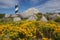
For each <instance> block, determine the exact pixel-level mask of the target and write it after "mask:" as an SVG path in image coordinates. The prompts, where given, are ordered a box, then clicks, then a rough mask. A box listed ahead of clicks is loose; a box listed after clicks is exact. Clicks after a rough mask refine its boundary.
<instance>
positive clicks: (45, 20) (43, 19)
mask: <svg viewBox="0 0 60 40" xmlns="http://www.w3.org/2000/svg"><path fill="white" fill-rule="evenodd" d="M40 21H43V22H48V20H47V19H46V18H45V17H44V16H42V18H41V19H40Z"/></svg>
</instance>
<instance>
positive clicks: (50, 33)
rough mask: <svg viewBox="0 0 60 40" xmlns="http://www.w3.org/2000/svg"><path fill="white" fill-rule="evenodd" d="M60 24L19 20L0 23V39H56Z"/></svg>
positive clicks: (59, 31)
mask: <svg viewBox="0 0 60 40" xmlns="http://www.w3.org/2000/svg"><path fill="white" fill-rule="evenodd" d="M58 35H60V25H59V24H57V23H55V22H47V23H46V22H40V21H21V22H9V23H6V24H0V40H35V39H41V40H58V38H59V39H60V36H58Z"/></svg>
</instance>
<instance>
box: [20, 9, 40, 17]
mask: <svg viewBox="0 0 60 40" xmlns="http://www.w3.org/2000/svg"><path fill="white" fill-rule="evenodd" d="M37 13H40V12H39V10H38V9H36V8H29V9H28V10H26V11H25V12H23V13H21V14H20V15H21V17H22V18H28V17H30V16H32V15H35V14H37Z"/></svg>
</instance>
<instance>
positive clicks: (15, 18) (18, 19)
mask: <svg viewBox="0 0 60 40" xmlns="http://www.w3.org/2000/svg"><path fill="white" fill-rule="evenodd" d="M20 20H21V18H20V17H14V18H13V21H14V22H16V21H20Z"/></svg>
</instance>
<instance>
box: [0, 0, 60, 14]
mask: <svg viewBox="0 0 60 40" xmlns="http://www.w3.org/2000/svg"><path fill="white" fill-rule="evenodd" d="M16 3H18V6H19V13H22V12H24V11H26V10H27V9H29V8H32V7H33V8H36V9H38V10H39V11H40V12H41V13H46V12H57V13H58V12H60V0H0V13H6V14H15V4H16Z"/></svg>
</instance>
